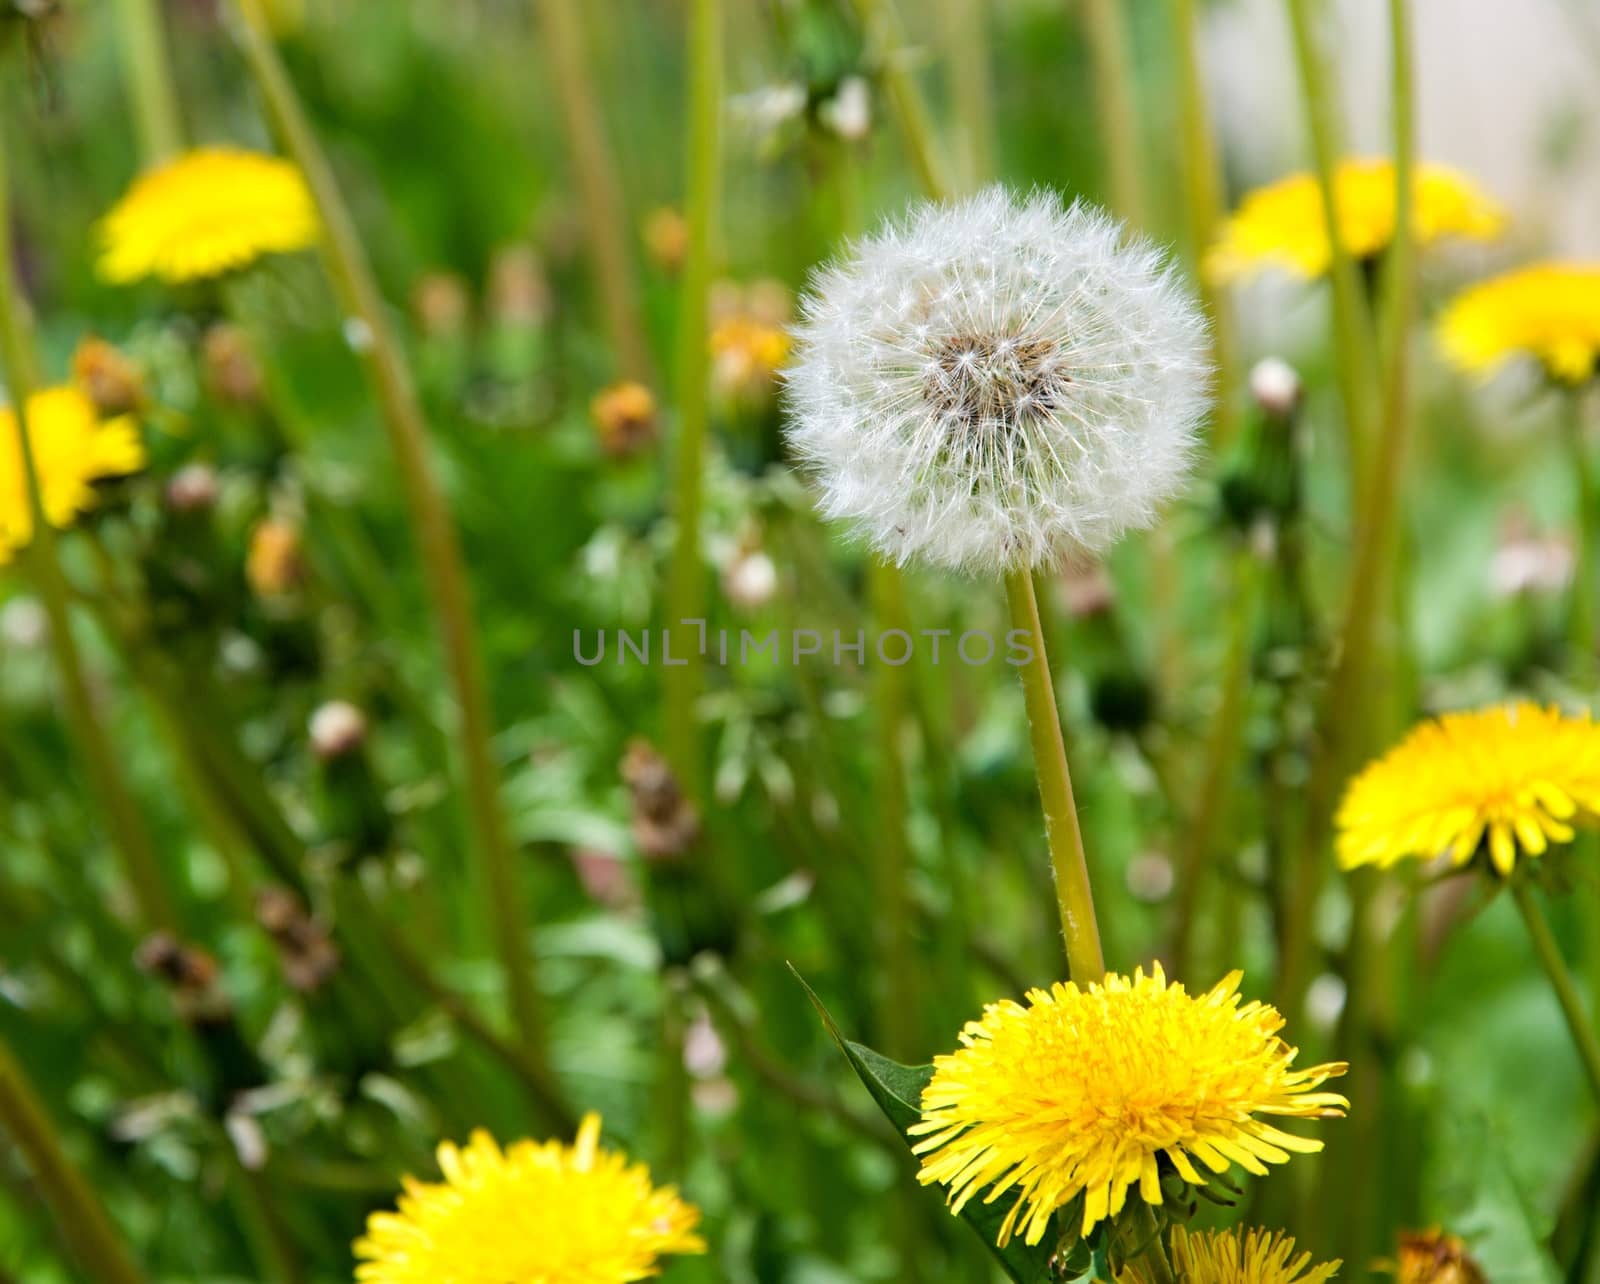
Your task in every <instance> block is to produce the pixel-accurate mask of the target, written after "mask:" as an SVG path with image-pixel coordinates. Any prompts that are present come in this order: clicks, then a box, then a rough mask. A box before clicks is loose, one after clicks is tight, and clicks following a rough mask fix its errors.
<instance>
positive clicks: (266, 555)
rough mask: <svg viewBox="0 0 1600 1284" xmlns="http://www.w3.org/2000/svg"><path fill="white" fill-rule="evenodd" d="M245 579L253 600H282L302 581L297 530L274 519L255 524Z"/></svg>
mask: <svg viewBox="0 0 1600 1284" xmlns="http://www.w3.org/2000/svg"><path fill="white" fill-rule="evenodd" d="M244 574H245V579H246V580H247V581H248V582H249V584H250V588H251V590H252V591H253V592H254V593H255V595H256V596H257V597H264V598H272V597H285V596H287V595H288V594H290V593H293V592H294V591H295V590H296V589H298V588H300V587H301V586H302V585H303V584H304V583H305V581H306V559H305V549H304V547H303V546H302V544H301V541H300V528H299V527H298V526H296V525H294V524H293V523H292V522H287V521H284V520H283V519H282V518H278V517H267V518H264V519H262V520H261V521H260V522H257V523H256V528H255V530H253V531H252V532H251V533H250V551H249V553H248V554H247V555H246V557H245V564H244Z"/></svg>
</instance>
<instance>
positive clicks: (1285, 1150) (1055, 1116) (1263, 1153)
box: [911, 964, 1349, 1246]
mask: <svg viewBox="0 0 1600 1284" xmlns="http://www.w3.org/2000/svg"><path fill="white" fill-rule="evenodd" d="M1240 979H1241V977H1240V974H1239V973H1238V972H1234V973H1231V974H1230V975H1229V976H1227V977H1225V978H1223V980H1222V981H1221V982H1219V983H1218V984H1217V985H1216V986H1215V987H1214V988H1213V989H1211V990H1210V991H1208V992H1207V993H1205V994H1200V995H1191V994H1189V993H1187V992H1186V991H1185V990H1184V988H1183V986H1181V985H1169V984H1168V983H1167V979H1166V976H1165V975H1164V974H1163V972H1162V970H1161V967H1160V965H1159V964H1158V965H1156V966H1155V967H1154V968H1153V969H1152V971H1151V974H1150V975H1149V976H1146V975H1145V974H1144V972H1143V971H1142V970H1141V971H1136V972H1135V973H1134V974H1133V977H1132V979H1129V978H1128V977H1125V976H1117V975H1111V976H1108V977H1106V979H1105V981H1104V983H1103V984H1100V985H1091V986H1088V987H1087V988H1083V989H1080V988H1079V987H1078V986H1077V985H1075V984H1071V983H1069V984H1066V985H1059V984H1058V985H1055V986H1053V987H1052V988H1051V989H1049V990H1033V991H1030V992H1029V994H1028V996H1027V997H1028V1006H1027V1007H1024V1006H1022V1005H1021V1004H1019V1003H1014V1002H1012V1001H1011V1000H1005V1001H1002V1002H1000V1003H992V1004H990V1005H989V1006H988V1007H987V1008H986V1009H985V1010H984V1015H983V1019H982V1020H981V1021H974V1022H969V1023H968V1025H967V1027H966V1029H965V1030H963V1031H962V1033H961V1042H962V1044H963V1045H965V1046H964V1047H963V1048H962V1049H961V1050H960V1051H958V1052H955V1053H953V1054H951V1055H949V1056H943V1057H938V1058H936V1059H935V1060H934V1063H933V1064H934V1075H933V1079H932V1080H931V1081H930V1082H929V1084H928V1086H927V1088H925V1089H924V1090H923V1094H922V1122H921V1123H919V1124H916V1125H914V1126H913V1128H912V1129H911V1132H912V1133H913V1135H916V1136H920V1137H923V1138H924V1140H922V1141H920V1142H918V1143H917V1144H916V1146H914V1147H913V1150H914V1152H915V1153H917V1154H919V1155H921V1156H922V1157H923V1159H922V1171H921V1173H920V1174H919V1180H920V1181H921V1182H922V1183H923V1184H924V1185H931V1184H933V1183H939V1184H941V1185H945V1186H948V1187H949V1194H950V1203H951V1209H952V1211H954V1212H960V1211H961V1209H962V1208H963V1207H964V1206H965V1205H966V1204H967V1203H968V1202H969V1201H970V1200H972V1199H973V1198H974V1197H977V1196H982V1198H983V1200H984V1202H985V1203H992V1202H994V1201H996V1200H999V1199H1006V1200H1008V1201H1010V1202H1011V1211H1010V1213H1009V1215H1008V1216H1007V1217H1006V1219H1005V1222H1004V1223H1003V1225H1002V1226H1001V1229H1000V1236H999V1242H1000V1244H1001V1245H1002V1246H1004V1245H1005V1244H1006V1243H1008V1242H1009V1241H1010V1240H1011V1238H1012V1236H1013V1235H1014V1234H1021V1235H1022V1237H1023V1239H1024V1240H1025V1241H1026V1242H1027V1243H1029V1244H1037V1243H1039V1241H1040V1240H1041V1239H1043V1238H1044V1235H1045V1233H1046V1230H1047V1229H1048V1227H1049V1225H1050V1221H1051V1218H1052V1216H1053V1215H1054V1214H1055V1212H1056V1210H1058V1209H1061V1208H1065V1207H1066V1206H1068V1205H1069V1204H1074V1205H1075V1201H1081V1212H1077V1211H1076V1205H1075V1215H1076V1216H1080V1217H1081V1219H1082V1229H1083V1233H1084V1234H1086V1235H1087V1234H1088V1233H1089V1232H1090V1231H1091V1230H1093V1229H1094V1227H1095V1226H1097V1225H1098V1224H1099V1223H1101V1222H1102V1221H1105V1220H1106V1219H1108V1218H1115V1217H1116V1216H1117V1215H1118V1214H1120V1213H1121V1212H1122V1210H1123V1208H1124V1206H1125V1204H1126V1203H1127V1199H1128V1194H1129V1192H1130V1191H1133V1190H1136V1191H1137V1193H1138V1196H1139V1198H1140V1199H1142V1200H1144V1201H1145V1202H1146V1203H1148V1204H1161V1203H1162V1202H1163V1201H1164V1194H1163V1186H1164V1184H1165V1183H1166V1182H1168V1181H1169V1180H1170V1179H1173V1178H1175V1179H1177V1180H1179V1181H1181V1182H1186V1183H1189V1184H1191V1185H1195V1186H1199V1185H1204V1184H1205V1181H1206V1178H1205V1176H1204V1175H1203V1174H1202V1171H1201V1169H1202V1168H1203V1169H1205V1170H1208V1171H1209V1172H1211V1173H1224V1172H1226V1171H1227V1170H1228V1169H1229V1167H1231V1166H1232V1165H1233V1164H1238V1165H1239V1166H1240V1167H1242V1168H1244V1169H1246V1170H1247V1171H1249V1172H1252V1173H1256V1174H1264V1173H1265V1172H1266V1171H1267V1168H1266V1165H1267V1164H1269V1163H1272V1164H1281V1163H1284V1162H1286V1161H1287V1160H1288V1158H1289V1155H1290V1152H1297V1153H1300V1154H1311V1153H1314V1152H1316V1151H1319V1150H1321V1149H1322V1143H1321V1142H1320V1141H1313V1140H1310V1139H1308V1138H1305V1137H1297V1136H1293V1135H1291V1134H1289V1133H1286V1132H1283V1131H1281V1130H1279V1129H1277V1128H1275V1127H1273V1126H1272V1125H1271V1124H1269V1123H1266V1122H1264V1121H1262V1120H1260V1119H1257V1118H1256V1117H1255V1116H1256V1115H1269V1116H1271V1115H1287V1116H1297V1117H1300V1118H1336V1117H1339V1116H1342V1115H1343V1113H1344V1111H1345V1109H1346V1107H1347V1106H1348V1105H1349V1102H1348V1101H1346V1100H1345V1098H1344V1097H1342V1096H1340V1095H1339V1094H1338V1093H1333V1092H1319V1091H1317V1089H1318V1088H1320V1087H1321V1085H1322V1084H1323V1083H1325V1082H1326V1081H1327V1080H1328V1079H1330V1078H1333V1077H1334V1076H1336V1075H1341V1074H1343V1073H1344V1071H1345V1067H1344V1066H1343V1065H1342V1064H1327V1065H1319V1066H1313V1067H1311V1068H1310V1069H1308V1070H1296V1069H1295V1068H1294V1059H1295V1055H1296V1051H1295V1049H1294V1048H1291V1047H1289V1046H1288V1045H1287V1044H1285V1043H1284V1042H1283V1040H1282V1039H1280V1038H1279V1037H1278V1031H1279V1029H1280V1028H1281V1027H1282V1026H1283V1018H1282V1017H1281V1016H1279V1015H1278V1013H1277V1011H1276V1010H1275V1009H1274V1008H1271V1007H1268V1006H1266V1005H1265V1004H1262V1003H1258V1002H1252V1003H1246V1004H1243V1005H1241V1004H1240V1001H1239V982H1240ZM1196 1161H1198V1165H1197V1163H1196Z"/></svg>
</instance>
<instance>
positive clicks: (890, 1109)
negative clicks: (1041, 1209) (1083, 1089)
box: [789, 965, 1110, 1284]
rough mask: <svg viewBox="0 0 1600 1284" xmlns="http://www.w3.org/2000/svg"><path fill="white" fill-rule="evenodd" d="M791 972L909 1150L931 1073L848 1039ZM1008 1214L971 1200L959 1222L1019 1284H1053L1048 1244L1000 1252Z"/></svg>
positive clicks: (1014, 1245)
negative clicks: (909, 1132) (1001, 1234)
mask: <svg viewBox="0 0 1600 1284" xmlns="http://www.w3.org/2000/svg"><path fill="white" fill-rule="evenodd" d="M789 970H790V971H791V972H794V978H795V980H797V981H799V982H800V985H801V988H802V989H804V990H805V992H806V996H807V997H808V998H809V999H810V1000H811V1005H812V1006H813V1007H814V1008H816V1010H817V1015H818V1016H820V1017H821V1018H822V1024H823V1025H824V1026H826V1027H827V1030H828V1034H829V1035H830V1036H831V1037H832V1038H833V1041H834V1042H835V1043H836V1044H838V1045H839V1051H841V1052H843V1053H844V1056H845V1060H846V1061H848V1062H849V1063H850V1068H851V1069H852V1070H854V1071H855V1072H856V1077H857V1078H858V1079H860V1080H861V1082H862V1083H863V1084H864V1085H865V1086H866V1089H867V1091H868V1092H870V1093H871V1094H872V1099H873V1100H874V1101H876V1102H877V1103H878V1109H879V1110H881V1111H883V1113H884V1114H885V1115H886V1116H887V1117H888V1119H889V1122H890V1123H892V1124H893V1125H894V1126H895V1129H896V1130H897V1131H898V1132H899V1133H900V1135H901V1136H902V1137H905V1139H906V1144H907V1145H908V1146H909V1145H911V1144H912V1141H913V1138H911V1137H910V1136H909V1135H907V1130H908V1129H909V1128H910V1127H911V1126H912V1125H913V1124H915V1123H917V1122H918V1121H919V1120H920V1119H921V1118H922V1106H921V1101H922V1090H923V1089H924V1088H926V1087H927V1086H928V1081H929V1080H930V1079H932V1078H933V1067H932V1066H903V1065H901V1064H900V1063H899V1062H898V1061H891V1060H889V1058H888V1057H886V1056H883V1055H881V1054H880V1053H877V1052H874V1051H873V1050H872V1049H871V1048H869V1047H867V1046H866V1044H864V1043H855V1042H852V1041H851V1040H849V1039H847V1038H845V1037H844V1034H843V1033H842V1032H841V1031H840V1029H839V1027H838V1026H837V1025H836V1024H834V1020H833V1017H832V1016H831V1015H830V1014H829V1012H828V1009H827V1008H825V1007H823V1005H822V1000H821V999H819V998H818V997H817V994H816V991H815V990H813V989H812V988H811V987H810V986H809V985H807V984H806V980H805V978H804V977H803V976H801V975H800V973H799V972H796V971H795V969H794V967H793V966H792V965H791V966H790V968H789ZM1010 1211H1011V1205H1010V1203H1009V1201H1006V1200H1001V1201H999V1202H996V1203H993V1204H986V1203H984V1202H983V1200H982V1199H973V1200H972V1201H971V1202H969V1203H968V1204H967V1206H966V1207H965V1208H963V1209H962V1210H961V1214H960V1216H961V1220H962V1221H964V1222H965V1223H966V1224H967V1225H968V1226H970V1227H972V1230H973V1232H974V1233H975V1234H976V1235H977V1236H978V1237H979V1238H980V1239H981V1240H983V1243H984V1247H986V1248H987V1249H988V1250H989V1252H990V1253H991V1254H993V1255H994V1257H995V1260H997V1261H998V1262H999V1263H1000V1266H1001V1268H1002V1269H1004V1271H1005V1273H1006V1274H1007V1275H1008V1276H1010V1277H1011V1278H1012V1279H1013V1280H1015V1281H1016V1282H1017V1284H1054V1282H1055V1281H1056V1279H1057V1276H1055V1275H1054V1274H1052V1272H1051V1269H1050V1256H1051V1253H1052V1251H1053V1250H1052V1247H1051V1246H1050V1245H1049V1244H1038V1245H1035V1246H1034V1247H1031V1248H1030V1247H1029V1246H1028V1245H1026V1244H1024V1243H1023V1242H1022V1241H1021V1240H1020V1239H1013V1240H1012V1241H1011V1242H1010V1243H1009V1244H1007V1245H1006V1246H1005V1247H1004V1248H1000V1247H999V1239H1000V1226H1001V1223H1003V1222H1004V1221H1005V1219H1006V1214H1007V1213H1008V1212H1010ZM1106 1278H1108V1279H1109V1278H1110V1277H1109V1276H1107V1277H1106Z"/></svg>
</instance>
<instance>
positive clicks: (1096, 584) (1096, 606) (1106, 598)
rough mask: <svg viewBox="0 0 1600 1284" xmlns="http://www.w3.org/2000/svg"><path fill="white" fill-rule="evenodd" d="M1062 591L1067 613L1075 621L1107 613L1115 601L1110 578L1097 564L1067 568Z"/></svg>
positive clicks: (1114, 591)
mask: <svg viewBox="0 0 1600 1284" xmlns="http://www.w3.org/2000/svg"><path fill="white" fill-rule="evenodd" d="M1062 590H1063V594H1064V596H1065V598H1066V605H1067V613H1068V614H1069V615H1071V616H1072V617H1073V618H1074V619H1077V620H1081V619H1084V618H1086V617H1088V616H1091V615H1100V614H1102V613H1104V612H1106V611H1109V610H1110V609H1111V608H1112V606H1113V605H1114V604H1115V603H1116V600H1117V593H1116V589H1115V588H1114V587H1113V586H1112V583H1111V577H1110V576H1109V575H1107V574H1106V572H1105V568H1104V567H1103V566H1100V565H1099V564H1093V565H1089V566H1074V567H1071V568H1069V569H1068V571H1067V574H1066V577H1065V579H1064V580H1063V581H1062Z"/></svg>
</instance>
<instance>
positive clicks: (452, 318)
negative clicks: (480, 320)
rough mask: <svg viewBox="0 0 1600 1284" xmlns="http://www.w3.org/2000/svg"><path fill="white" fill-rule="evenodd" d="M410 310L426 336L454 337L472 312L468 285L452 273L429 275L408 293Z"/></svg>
mask: <svg viewBox="0 0 1600 1284" xmlns="http://www.w3.org/2000/svg"><path fill="white" fill-rule="evenodd" d="M411 311H412V314H413V315H414V316H415V317H416V320H417V328H418V329H419V330H421V331H422V333H423V335H424V336H425V337H427V338H429V339H450V338H455V337H457V336H458V335H460V334H461V333H462V331H464V330H465V329H466V328H467V321H468V319H469V317H470V316H471V313H472V299H471V297H470V296H469V295H468V293H467V283H466V282H465V281H464V280H462V279H461V277H460V276H459V275H457V274H456V273H454V272H429V273H428V274H427V275H426V276H424V277H423V278H422V279H421V280H419V281H418V282H417V284H416V286H415V287H414V288H413V289H412V291H411Z"/></svg>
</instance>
